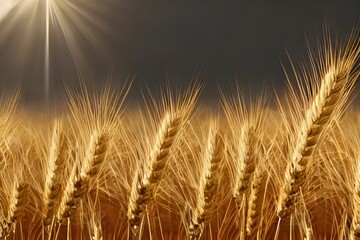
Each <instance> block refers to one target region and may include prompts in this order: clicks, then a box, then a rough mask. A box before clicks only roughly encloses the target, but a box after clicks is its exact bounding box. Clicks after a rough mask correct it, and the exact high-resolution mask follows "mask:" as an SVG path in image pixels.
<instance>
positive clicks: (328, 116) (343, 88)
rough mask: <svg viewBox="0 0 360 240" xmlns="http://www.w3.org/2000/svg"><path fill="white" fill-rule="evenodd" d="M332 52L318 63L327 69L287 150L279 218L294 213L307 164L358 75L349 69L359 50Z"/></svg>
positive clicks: (335, 117)
mask: <svg viewBox="0 0 360 240" xmlns="http://www.w3.org/2000/svg"><path fill="white" fill-rule="evenodd" d="M355 47H357V45H355ZM332 54H335V53H333V52H331V51H330V53H328V55H329V56H327V58H328V59H327V61H326V62H325V63H323V64H325V66H321V68H323V67H324V68H327V70H326V72H325V74H324V75H323V78H322V79H321V86H320V89H319V91H318V92H317V93H316V95H315V96H314V98H313V99H312V101H311V102H310V104H309V106H308V108H307V109H306V112H305V116H304V118H303V120H302V122H301V124H300V125H299V127H298V128H297V137H296V138H295V142H294V144H293V146H292V148H291V149H290V151H289V154H290V155H289V157H290V159H289V162H288V164H287V167H286V172H285V176H284V182H283V185H282V187H281V189H280V194H279V197H278V202H277V215H278V216H279V217H281V218H284V217H287V216H289V214H291V213H292V212H293V210H294V204H295V203H296V201H297V200H296V198H297V197H296V196H297V195H298V193H299V190H300V188H301V187H302V186H303V184H304V181H305V170H306V167H307V164H308V162H309V161H310V160H311V158H312V155H313V152H314V149H315V148H317V147H319V145H320V144H321V142H322V140H323V138H324V133H325V134H326V131H323V130H324V129H326V128H327V127H329V124H332V122H333V121H334V120H335V119H337V118H339V117H340V115H341V112H342V111H343V108H344V106H345V104H346V100H347V99H348V97H349V94H350V92H351V90H352V89H353V86H354V83H355V81H356V79H357V77H358V73H355V74H351V71H352V68H353V66H354V64H355V63H356V60H357V59H358V57H359V49H355V50H354V49H346V51H345V53H343V55H341V56H340V55H339V56H335V57H334V56H333V55H332Z"/></svg>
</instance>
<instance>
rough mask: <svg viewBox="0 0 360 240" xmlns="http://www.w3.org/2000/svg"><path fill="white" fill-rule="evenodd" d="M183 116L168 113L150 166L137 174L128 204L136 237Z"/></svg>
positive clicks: (160, 130)
mask: <svg viewBox="0 0 360 240" xmlns="http://www.w3.org/2000/svg"><path fill="white" fill-rule="evenodd" d="M182 121H183V120H182V117H179V116H178V115H175V114H172V113H169V112H168V113H166V114H165V117H164V119H163V122H162V124H161V127H160V129H159V132H158V136H157V138H156V143H155V145H154V147H153V149H152V152H151V153H150V161H149V163H150V164H149V166H148V167H147V168H146V169H145V171H144V173H143V175H141V174H140V173H138V174H136V175H135V179H134V181H133V187H132V191H131V193H130V199H129V204H128V220H129V223H130V226H131V228H132V232H133V234H134V236H135V237H138V235H139V230H140V224H141V222H142V217H143V212H144V210H145V207H146V205H147V204H148V202H149V201H150V200H151V198H152V197H153V193H154V191H155V189H156V187H157V186H158V184H159V182H160V180H161V179H162V176H163V174H164V169H165V167H166V165H167V162H168V159H169V155H170V151H171V147H172V145H173V143H174V141H175V138H176V137H177V135H178V133H179V131H180V127H181V124H182Z"/></svg>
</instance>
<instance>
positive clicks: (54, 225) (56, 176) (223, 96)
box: [0, 32, 360, 240]
mask: <svg viewBox="0 0 360 240" xmlns="http://www.w3.org/2000/svg"><path fill="white" fill-rule="evenodd" d="M356 33H357V34H358V32H356ZM357 34H353V35H351V36H350V37H349V38H348V39H347V40H346V41H344V42H343V43H332V42H331V41H330V38H326V39H325V41H324V43H323V44H322V45H321V47H320V48H319V49H318V50H317V51H310V52H309V61H308V64H307V66H308V67H304V68H301V69H299V70H296V71H295V72H294V74H293V77H290V76H289V77H288V80H289V81H288V83H289V87H288V90H287V95H285V96H283V97H282V96H280V95H276V97H275V99H276V102H277V107H269V106H270V105H269V102H270V100H271V99H270V98H269V94H260V95H259V97H258V98H257V100H253V99H252V100H253V101H252V102H250V101H248V100H247V99H245V98H244V97H243V94H242V91H241V90H240V89H239V88H237V89H236V90H235V91H233V92H225V91H222V90H220V91H219V93H220V94H219V103H220V104H219V106H221V107H220V108H219V109H220V110H219V111H212V112H211V113H210V111H206V110H204V109H203V107H201V106H199V105H198V103H197V100H198V97H199V95H200V94H201V83H200V82H199V81H195V82H194V83H193V84H192V85H191V86H189V88H188V89H186V90H185V91H183V92H175V93H174V92H172V91H170V90H169V91H166V92H164V93H163V94H162V96H161V98H159V99H158V100H157V98H156V97H150V98H145V99H147V100H145V101H144V104H143V105H140V107H139V108H138V110H136V109H126V108H125V106H123V105H124V100H125V97H126V95H127V92H128V90H129V88H130V85H129V84H124V86H123V87H122V88H118V87H114V86H111V85H106V86H105V87H104V88H103V90H101V91H98V93H96V92H95V93H90V91H89V90H88V88H87V87H86V85H85V84H82V88H81V90H80V91H75V90H72V89H70V88H67V109H66V111H65V112H63V113H61V114H58V115H51V116H47V117H41V116H37V115H36V114H34V113H31V112H30V113H25V111H21V108H20V107H19V106H18V101H19V99H20V94H19V93H18V92H15V93H14V94H13V95H12V96H10V97H8V98H5V99H3V100H2V101H1V103H0V175H1V177H0V190H1V194H0V239H94V240H95V239H96V240H100V239H103V240H105V239H244V240H245V239H306V240H309V239H356V238H357V237H360V115H359V113H358V112H357V111H354V110H351V109H349V105H350V101H349V99H351V96H352V95H351V94H352V92H353V89H354V87H355V84H356V80H357V79H358V78H359V74H360V68H359V60H360V59H359V55H360V45H359V43H360V41H359V37H358V35H357ZM291 79H295V81H292V80H291ZM354 99H355V102H356V98H354ZM350 106H352V105H350ZM354 106H356V103H355V104H354ZM205 107H206V106H205Z"/></svg>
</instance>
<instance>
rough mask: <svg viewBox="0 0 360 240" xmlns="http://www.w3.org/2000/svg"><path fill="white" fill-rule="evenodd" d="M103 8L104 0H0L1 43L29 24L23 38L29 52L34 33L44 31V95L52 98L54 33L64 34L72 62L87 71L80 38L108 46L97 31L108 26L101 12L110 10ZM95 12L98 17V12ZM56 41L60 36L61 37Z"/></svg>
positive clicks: (100, 45)
mask: <svg viewBox="0 0 360 240" xmlns="http://www.w3.org/2000/svg"><path fill="white" fill-rule="evenodd" d="M102 10H104V8H103V7H101V2H98V1H92V0H78V1H72V0H0V24H2V26H1V29H2V30H1V35H0V45H1V43H4V42H6V41H7V38H6V37H7V35H8V34H10V33H11V32H12V31H14V30H16V29H19V27H20V26H26V28H25V31H23V32H21V40H22V41H23V43H22V44H23V45H22V46H21V48H23V49H24V51H23V52H24V54H26V51H28V49H31V48H32V46H31V44H30V43H32V40H33V39H34V37H35V36H39V35H38V34H39V32H40V33H41V32H42V34H41V35H40V36H43V37H44V38H43V39H44V41H45V44H44V53H45V54H44V99H45V101H46V102H48V101H49V98H50V96H51V72H50V69H51V58H50V53H51V51H52V44H51V42H52V41H53V40H52V39H51V35H52V33H53V32H54V33H56V35H57V36H63V37H62V40H63V41H65V45H66V46H67V48H68V49H64V51H65V50H66V51H69V53H70V55H71V57H72V62H73V63H74V64H75V66H76V68H77V69H79V72H81V71H84V69H83V66H86V64H85V62H86V59H85V57H84V56H83V53H82V51H81V49H82V44H83V43H82V42H81V41H79V39H77V36H82V37H84V38H85V39H86V40H87V41H89V43H90V44H91V45H92V46H94V49H95V50H96V51H101V50H103V49H104V48H105V47H104V45H102V43H101V40H100V39H99V38H98V35H97V33H96V31H94V30H101V31H106V30H107V28H106V26H105V25H104V24H103V23H102V21H101V19H99V17H98V16H99V14H100V15H101V14H103V15H104V14H106V12H105V11H104V12H103V11H102ZM94 13H96V16H97V17H96V16H94ZM39 17H40V18H39ZM5 18H6V19H7V21H6V22H5V21H4V19H5ZM41 18H42V19H43V20H42V23H41V22H38V19H41ZM5 23H6V24H5ZM39 23H40V24H39ZM34 34H37V35H34ZM59 34H60V35H59ZM79 34H80V35H79ZM54 40H55V39H54ZM56 41H59V39H58V38H57V39H56ZM69 60H70V59H64V60H63V61H66V62H69ZM70 61H71V60H70ZM28 64H31V62H29V63H28Z"/></svg>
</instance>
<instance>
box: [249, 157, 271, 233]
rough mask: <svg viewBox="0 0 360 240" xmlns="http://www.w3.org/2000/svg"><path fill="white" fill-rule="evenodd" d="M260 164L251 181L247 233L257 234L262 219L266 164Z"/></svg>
mask: <svg viewBox="0 0 360 240" xmlns="http://www.w3.org/2000/svg"><path fill="white" fill-rule="evenodd" d="M263 164H264V163H262V164H258V165H257V167H256V169H255V172H254V176H253V178H252V181H251V189H250V195H249V199H248V205H247V207H248V209H247V215H246V234H247V235H248V236H252V237H254V236H256V233H257V230H258V227H259V225H260V221H261V209H262V204H263V199H264V195H265V192H266V191H265V190H266V189H265V188H266V180H267V176H266V172H265V166H264V165H263Z"/></svg>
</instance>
